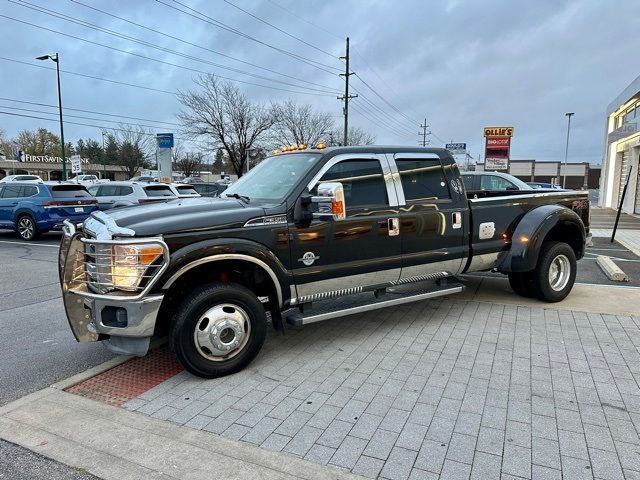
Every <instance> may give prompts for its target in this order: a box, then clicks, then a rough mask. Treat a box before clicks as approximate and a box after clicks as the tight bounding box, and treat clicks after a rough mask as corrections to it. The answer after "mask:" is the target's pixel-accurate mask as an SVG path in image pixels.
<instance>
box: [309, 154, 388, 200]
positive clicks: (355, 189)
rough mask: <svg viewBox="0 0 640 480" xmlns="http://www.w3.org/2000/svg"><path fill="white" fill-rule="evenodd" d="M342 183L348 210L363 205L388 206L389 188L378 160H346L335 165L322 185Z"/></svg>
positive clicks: (327, 172) (327, 173)
mask: <svg viewBox="0 0 640 480" xmlns="http://www.w3.org/2000/svg"><path fill="white" fill-rule="evenodd" d="M324 182H340V183H342V186H343V187H344V198H345V201H346V203H347V209H349V208H350V207H356V206H363V205H388V204H389V199H388V198H387V187H386V186H385V184H384V177H383V175H382V168H381V167H380V162H378V161H377V160H345V161H344V162H339V163H336V164H335V165H333V166H332V167H331V168H329V170H327V171H326V172H325V174H324V175H323V176H322V178H321V179H320V183H324Z"/></svg>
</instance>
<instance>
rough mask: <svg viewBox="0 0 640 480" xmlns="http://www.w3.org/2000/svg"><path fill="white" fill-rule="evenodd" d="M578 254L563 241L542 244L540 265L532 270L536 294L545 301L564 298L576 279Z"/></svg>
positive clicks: (555, 300) (539, 258)
mask: <svg viewBox="0 0 640 480" xmlns="http://www.w3.org/2000/svg"><path fill="white" fill-rule="evenodd" d="M576 266H577V265H576V255H575V252H574V251H573V248H571V247H570V246H569V245H567V244H566V243H563V242H546V243H544V244H543V245H542V248H541V250H540V256H539V257H538V265H537V267H536V269H535V270H534V271H533V272H532V279H533V287H534V289H535V293H536V296H537V297H538V298H539V299H540V300H543V301H545V302H559V301H561V300H564V299H565V297H566V296H567V295H569V292H571V289H572V288H573V284H574V283H575V281H576Z"/></svg>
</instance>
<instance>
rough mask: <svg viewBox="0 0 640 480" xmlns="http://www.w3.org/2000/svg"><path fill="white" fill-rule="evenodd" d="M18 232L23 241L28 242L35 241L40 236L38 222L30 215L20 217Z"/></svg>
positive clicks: (17, 221) (17, 222)
mask: <svg viewBox="0 0 640 480" xmlns="http://www.w3.org/2000/svg"><path fill="white" fill-rule="evenodd" d="M16 232H18V235H20V238H22V240H26V241H28V242H30V241H31V240H35V239H36V238H38V235H39V234H40V232H39V231H38V226H37V225H36V221H35V220H34V219H33V217H32V216H31V215H28V214H22V215H20V216H19V217H18V219H17V220H16Z"/></svg>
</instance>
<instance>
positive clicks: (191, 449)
mask: <svg viewBox="0 0 640 480" xmlns="http://www.w3.org/2000/svg"><path fill="white" fill-rule="evenodd" d="M0 437H2V438H4V439H6V440H8V441H10V442H13V443H16V444H18V445H21V446H23V447H25V448H28V449H30V450H33V451H34V452H37V453H39V454H41V455H44V456H46V457H49V458H52V459H54V460H56V461H58V462H62V463H64V464H67V465H71V466H74V467H76V468H79V469H83V470H86V471H87V472H90V473H91V474H93V475H96V476H98V477H99V478H101V479H104V480H111V479H113V480H128V479H131V480H140V479H145V480H146V479H162V480H170V479H191V478H193V479H196V478H197V479H204V478H221V479H225V480H233V479H239V480H240V479H242V480H244V479H254V478H255V479H261V480H262V479H265V480H272V479H273V480H275V479H283V480H285V479H286V480H293V479H309V480H312V479H326V480H333V479H356V478H359V477H357V476H355V475H351V474H348V473H345V472H341V471H339V470H337V469H332V468H329V467H324V466H321V465H317V464H315V463H312V462H307V461H305V460H300V459H297V458H295V457H291V456H287V455H283V454H279V453H274V452H271V451H269V450H264V449H260V448H257V447H253V446H251V445H248V444H245V443H240V442H234V441H231V440H227V439H225V438H222V437H218V436H216V435H209V434H206V433H204V432H199V431H196V430H192V429H190V428H186V427H181V426H178V425H175V424H172V423H168V422H163V421H161V420H156V419H153V418H149V417H146V416H143V415H139V414H136V413H131V412H127V411H126V410H123V409H119V408H115V407H110V406H108V405H104V404H101V403H98V402H94V401H92V400H88V399H85V398H82V397H79V396H76V395H72V394H70V393H66V392H64V391H62V390H60V389H59V388H57V387H49V388H46V389H44V390H41V391H39V392H36V393H33V394H31V395H28V396H26V397H24V398H22V399H20V400H17V401H15V402H13V403H10V404H8V405H6V406H4V407H2V408H0Z"/></svg>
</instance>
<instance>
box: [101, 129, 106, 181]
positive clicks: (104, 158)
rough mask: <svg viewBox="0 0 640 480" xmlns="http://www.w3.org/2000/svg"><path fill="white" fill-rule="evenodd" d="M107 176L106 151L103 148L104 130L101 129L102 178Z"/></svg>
mask: <svg viewBox="0 0 640 480" xmlns="http://www.w3.org/2000/svg"><path fill="white" fill-rule="evenodd" d="M106 176H107V152H106V151H105V150H104V130H102V178H103V179H104V178H106Z"/></svg>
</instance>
